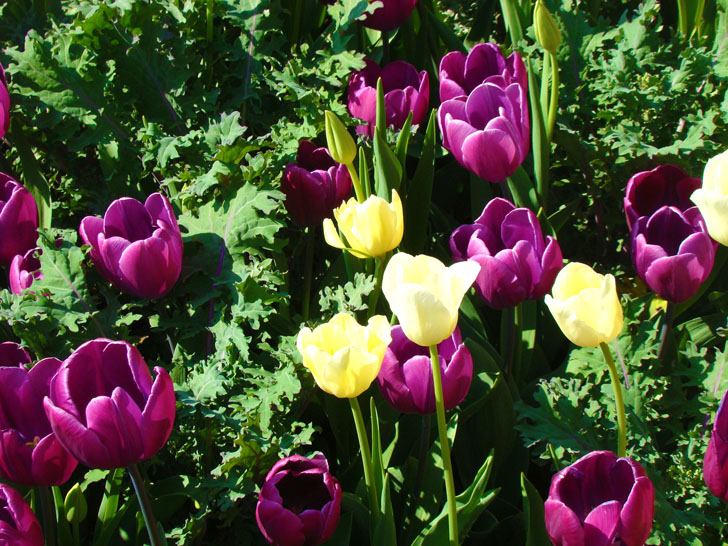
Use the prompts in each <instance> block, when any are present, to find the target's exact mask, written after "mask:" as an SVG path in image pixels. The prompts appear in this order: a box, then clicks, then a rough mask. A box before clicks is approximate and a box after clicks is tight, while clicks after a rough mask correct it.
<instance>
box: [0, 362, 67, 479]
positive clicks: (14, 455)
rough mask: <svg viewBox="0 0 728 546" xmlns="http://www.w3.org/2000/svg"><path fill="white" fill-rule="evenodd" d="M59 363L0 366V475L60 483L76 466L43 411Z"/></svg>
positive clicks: (7, 477) (5, 477) (2, 476)
mask: <svg viewBox="0 0 728 546" xmlns="http://www.w3.org/2000/svg"><path fill="white" fill-rule="evenodd" d="M18 349H19V348H18ZM19 351H22V349H19ZM26 354H27V353H26ZM3 364H5V362H3ZM8 364H10V363H8ZM60 365H61V361H60V360H58V359H57V358H44V359H43V360H41V361H39V362H38V363H36V364H35V365H34V366H33V367H32V368H31V369H30V371H28V370H27V369H26V368H25V366H24V364H23V363H19V364H18V365H12V364H11V365H3V366H2V367H0V477H1V478H3V479H5V480H10V481H12V482H15V483H19V484H22V485H28V486H30V485H41V486H48V485H60V484H62V483H65V482H66V481H67V480H68V478H70V477H71V473H72V472H73V470H74V469H75V468H76V459H74V458H73V456H72V455H71V454H70V453H68V452H67V451H66V450H65V449H64V448H63V446H62V445H61V443H60V442H59V441H58V439H57V438H56V436H55V434H53V431H52V430H51V425H50V423H49V422H48V418H47V417H46V415H45V412H44V411H43V397H45V396H47V395H48V390H49V386H50V382H51V378H52V377H53V376H54V375H55V373H56V371H58V368H59V366H60Z"/></svg>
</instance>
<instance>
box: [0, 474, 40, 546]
mask: <svg viewBox="0 0 728 546" xmlns="http://www.w3.org/2000/svg"><path fill="white" fill-rule="evenodd" d="M0 514H2V518H0V540H1V541H2V544H5V545H7V546H44V544H45V539H44V538H43V531H42V530H41V528H40V523H38V518H36V517H35V514H34V513H33V510H31V509H30V506H28V503H26V502H25V501H24V500H23V497H22V496H21V495H20V493H18V492H17V491H16V490H15V489H13V488H12V487H10V486H9V485H5V484H4V483H2V484H0Z"/></svg>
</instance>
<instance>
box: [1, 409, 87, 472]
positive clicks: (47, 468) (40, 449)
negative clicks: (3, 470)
mask: <svg viewBox="0 0 728 546" xmlns="http://www.w3.org/2000/svg"><path fill="white" fill-rule="evenodd" d="M40 411H41V412H43V410H42V408H41V410H40ZM44 416H45V415H44ZM49 428H50V425H49ZM31 458H32V460H31V463H32V481H31V482H20V481H19V480H13V481H16V482H18V483H23V484H24V485H41V486H47V485H61V484H63V483H66V482H67V481H68V479H69V478H70V477H71V474H72V473H73V471H74V470H75V469H76V465H77V464H78V461H77V460H76V459H75V458H74V457H73V455H71V454H70V453H69V452H68V451H66V449H65V448H64V447H63V446H62V445H61V442H59V441H58V438H56V435H55V434H49V435H48V436H46V437H44V438H42V439H41V440H40V442H38V444H37V445H36V446H35V448H34V449H33V452H32V456H31ZM10 479H12V477H11V478H10Z"/></svg>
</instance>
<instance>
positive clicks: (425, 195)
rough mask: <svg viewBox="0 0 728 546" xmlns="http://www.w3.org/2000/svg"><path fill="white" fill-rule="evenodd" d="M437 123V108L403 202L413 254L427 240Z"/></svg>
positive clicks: (407, 240)
mask: <svg viewBox="0 0 728 546" xmlns="http://www.w3.org/2000/svg"><path fill="white" fill-rule="evenodd" d="M436 125H437V122H436V115H435V110H432V111H431V112H430V120H429V122H428V123H427V130H426V131H425V141H424V144H423V145H422V153H421V154H420V161H419V163H418V164H417V169H416V170H415V174H414V176H413V177H412V180H411V181H410V183H409V185H408V189H407V196H406V200H405V203H404V226H405V232H404V247H405V248H406V249H407V250H408V251H409V252H411V253H412V254H419V253H421V252H422V251H423V250H424V249H425V243H426V241H427V233H428V230H427V221H428V219H429V214H430V200H431V199H432V183H433V181H434V180H435V146H436V144H437V136H436V130H435V126H436Z"/></svg>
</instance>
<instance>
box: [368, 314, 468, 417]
mask: <svg viewBox="0 0 728 546" xmlns="http://www.w3.org/2000/svg"><path fill="white" fill-rule="evenodd" d="M437 353H438V357H439V359H440V377H441V378H442V391H443V399H444V402H445V409H446V410H450V409H452V408H454V407H455V406H457V405H458V404H460V402H462V401H463V400H464V399H465V396H466V395H467V394H468V390H469V389H470V383H471V381H472V379H473V357H472V356H471V355H470V351H469V350H468V348H467V347H466V346H465V344H464V343H463V340H462V337H461V335H460V330H459V329H458V328H455V331H454V332H453V333H452V335H451V336H450V337H448V338H447V339H445V340H444V341H441V342H440V343H439V344H438V345H437ZM377 383H378V384H379V390H380V392H381V393H382V396H383V397H384V399H385V400H386V401H387V402H389V404H390V405H391V406H392V407H393V408H394V409H396V410H398V411H401V412H403V413H419V414H422V415H428V414H431V413H435V387H434V383H433V380H432V360H431V358H430V351H429V349H428V348H427V347H422V346H421V345H417V344H416V343H414V342H413V341H410V340H409V339H408V338H407V336H405V335H404V332H403V331H402V327H401V326H394V327H393V328H392V342H391V343H390V344H389V347H388V348H387V352H386V353H385V354H384V361H383V362H382V367H381V369H380V370H379V375H378V376H377Z"/></svg>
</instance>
